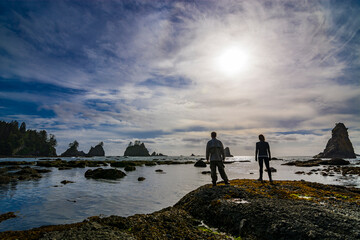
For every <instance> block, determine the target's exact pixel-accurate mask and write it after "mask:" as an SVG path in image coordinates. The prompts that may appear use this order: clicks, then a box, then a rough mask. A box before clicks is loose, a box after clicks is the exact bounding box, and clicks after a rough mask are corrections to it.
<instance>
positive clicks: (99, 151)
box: [86, 142, 105, 157]
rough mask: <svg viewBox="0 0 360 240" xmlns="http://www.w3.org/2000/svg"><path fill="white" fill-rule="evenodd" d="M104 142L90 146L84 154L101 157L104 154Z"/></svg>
mask: <svg viewBox="0 0 360 240" xmlns="http://www.w3.org/2000/svg"><path fill="white" fill-rule="evenodd" d="M103 146H104V143H103V142H101V143H99V144H98V145H96V146H95V147H91V148H90V150H89V152H88V154H86V156H87V157H102V156H105V151H104V148H103Z"/></svg>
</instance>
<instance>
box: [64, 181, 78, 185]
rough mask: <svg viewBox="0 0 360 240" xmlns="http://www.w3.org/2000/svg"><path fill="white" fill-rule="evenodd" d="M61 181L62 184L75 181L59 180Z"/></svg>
mask: <svg viewBox="0 0 360 240" xmlns="http://www.w3.org/2000/svg"><path fill="white" fill-rule="evenodd" d="M61 183H62V184H64V185H66V184H68V183H75V182H73V181H69V180H63V181H61Z"/></svg>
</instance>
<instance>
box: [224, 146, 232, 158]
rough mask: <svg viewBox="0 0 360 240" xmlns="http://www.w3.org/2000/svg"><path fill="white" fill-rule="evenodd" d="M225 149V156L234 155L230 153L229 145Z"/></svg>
mask: <svg viewBox="0 0 360 240" xmlns="http://www.w3.org/2000/svg"><path fill="white" fill-rule="evenodd" d="M224 151H225V157H233V155H231V153H230V148H229V147H226V148H225V149H224Z"/></svg>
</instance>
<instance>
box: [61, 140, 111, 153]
mask: <svg viewBox="0 0 360 240" xmlns="http://www.w3.org/2000/svg"><path fill="white" fill-rule="evenodd" d="M103 146H104V143H103V142H100V143H99V144H97V145H96V146H95V147H91V148H90V150H89V152H88V153H87V154H86V153H84V152H83V151H79V150H78V147H79V143H78V141H76V140H75V141H74V142H72V143H70V144H69V148H68V149H67V150H66V151H65V152H64V153H62V154H61V157H95V156H97V157H98V156H105V151H104V149H103Z"/></svg>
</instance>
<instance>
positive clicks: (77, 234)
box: [0, 179, 360, 239]
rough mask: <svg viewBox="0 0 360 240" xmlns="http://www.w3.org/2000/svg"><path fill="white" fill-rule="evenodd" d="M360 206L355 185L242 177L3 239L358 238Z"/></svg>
mask: <svg viewBox="0 0 360 240" xmlns="http://www.w3.org/2000/svg"><path fill="white" fill-rule="evenodd" d="M359 210H360V190H359V189H356V188H345V187H340V186H333V185H324V184H319V183H310V182H305V181H275V183H274V184H270V183H268V182H265V183H262V182H258V181H256V180H248V179H241V180H239V179H237V180H232V181H231V185H230V186H225V185H223V184H219V185H218V186H216V187H211V185H209V184H208V185H204V186H202V187H200V188H198V189H196V190H194V191H192V192H190V193H188V194H187V195H186V196H184V197H183V198H182V199H180V200H179V201H178V203H176V204H175V205H174V206H173V207H169V208H165V209H163V210H161V211H158V212H154V213H151V214H136V215H134V216H130V217H119V216H110V217H91V218H88V219H86V220H85V221H83V222H81V223H75V224H67V225H57V226H46V227H40V228H35V229H31V230H27V231H8V232H2V233H0V239H359V238H360V211H359ZM204 223H205V224H206V225H204ZM207 225H209V226H210V227H212V228H217V229H219V231H214V230H213V229H210V228H208V227H206V226H207Z"/></svg>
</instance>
